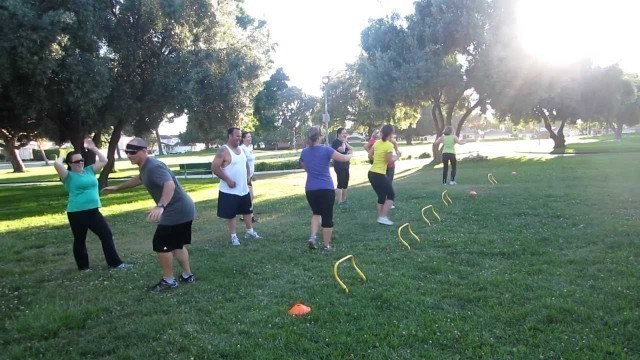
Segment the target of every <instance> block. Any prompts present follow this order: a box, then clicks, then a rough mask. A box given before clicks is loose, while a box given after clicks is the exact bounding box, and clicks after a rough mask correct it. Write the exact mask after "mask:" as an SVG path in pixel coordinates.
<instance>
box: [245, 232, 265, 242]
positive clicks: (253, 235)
mask: <svg viewBox="0 0 640 360" xmlns="http://www.w3.org/2000/svg"><path fill="white" fill-rule="evenodd" d="M244 239H245V240H247V239H254V240H260V239H262V236H260V235H258V233H257V232H255V231H254V232H252V233H250V232H248V233H246V234H244Z"/></svg>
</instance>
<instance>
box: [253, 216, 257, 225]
mask: <svg viewBox="0 0 640 360" xmlns="http://www.w3.org/2000/svg"><path fill="white" fill-rule="evenodd" d="M251 222H252V223H253V224H255V223H257V222H258V218H257V217H255V216H254V217H253V218H251Z"/></svg>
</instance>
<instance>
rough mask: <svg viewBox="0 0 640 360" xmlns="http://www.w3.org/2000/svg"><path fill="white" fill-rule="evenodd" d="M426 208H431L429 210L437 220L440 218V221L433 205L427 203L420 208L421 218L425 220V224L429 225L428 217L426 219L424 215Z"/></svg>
mask: <svg viewBox="0 0 640 360" xmlns="http://www.w3.org/2000/svg"><path fill="white" fill-rule="evenodd" d="M428 208H431V211H432V212H433V215H435V216H436V217H437V218H438V220H440V222H442V219H440V216H438V213H437V212H436V209H435V208H434V207H433V205H429V206H425V207H423V208H422V218H423V219H424V221H426V222H427V224H429V226H431V221H429V219H427V217H426V216H424V211H425V210H427V209H428Z"/></svg>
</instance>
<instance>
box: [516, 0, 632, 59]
mask: <svg viewBox="0 0 640 360" xmlns="http://www.w3.org/2000/svg"><path fill="white" fill-rule="evenodd" d="M639 10H640V3H637V2H636V1H630V0H607V1H604V0H521V1H520V5H519V9H518V14H517V21H518V29H517V31H518V35H519V38H520V40H521V41H522V44H523V46H524V47H525V49H526V50H527V51H529V52H530V53H531V54H533V55H535V56H538V57H539V58H540V59H542V60H544V61H546V62H548V63H550V64H554V65H561V64H567V63H570V62H573V61H577V60H581V59H584V58H590V59H591V60H593V62H594V64H596V65H601V66H606V65H610V64H613V63H620V65H621V66H622V67H623V68H624V69H625V70H626V71H630V72H640V49H638V47H637V46H635V41H636V39H635V36H636V29H635V26H634V24H635V17H636V16H637V14H638V11H639Z"/></svg>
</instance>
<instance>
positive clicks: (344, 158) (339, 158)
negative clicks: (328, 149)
mask: <svg viewBox="0 0 640 360" xmlns="http://www.w3.org/2000/svg"><path fill="white" fill-rule="evenodd" d="M351 156H352V155H351V153H349V154H346V155H345V154H341V153H339V152H337V151H335V150H334V151H333V154H332V155H331V158H332V159H333V160H334V161H343V162H344V161H349V160H350V159H351Z"/></svg>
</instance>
